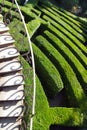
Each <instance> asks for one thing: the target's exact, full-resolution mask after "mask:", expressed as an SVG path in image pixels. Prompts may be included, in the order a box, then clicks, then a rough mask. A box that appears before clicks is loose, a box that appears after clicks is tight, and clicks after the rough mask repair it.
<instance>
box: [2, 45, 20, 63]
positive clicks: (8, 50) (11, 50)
mask: <svg viewBox="0 0 87 130" xmlns="http://www.w3.org/2000/svg"><path fill="white" fill-rule="evenodd" d="M19 55H20V54H19V52H18V50H17V49H16V47H15V46H14V45H12V46H8V47H4V48H0V60H3V61H4V60H5V59H9V58H13V57H17V56H19Z"/></svg>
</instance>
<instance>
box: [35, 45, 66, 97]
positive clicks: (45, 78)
mask: <svg viewBox="0 0 87 130" xmlns="http://www.w3.org/2000/svg"><path fill="white" fill-rule="evenodd" d="M33 50H34V55H35V64H36V72H37V74H38V76H39V78H40V79H41V82H42V84H43V86H44V89H45V91H46V93H47V95H48V96H49V97H53V96H55V95H56V94H57V93H58V92H59V91H61V90H62V89H63V83H62V80H61V76H60V74H59V72H58V71H57V69H56V68H55V67H54V65H53V64H52V63H51V62H50V61H49V59H48V58H47V57H46V56H45V55H44V54H43V53H42V52H41V51H40V50H39V49H38V48H37V47H36V46H35V45H34V44H33Z"/></svg>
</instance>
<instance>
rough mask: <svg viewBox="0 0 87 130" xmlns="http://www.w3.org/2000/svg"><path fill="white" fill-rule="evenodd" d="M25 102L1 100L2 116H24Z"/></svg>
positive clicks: (0, 113)
mask: <svg viewBox="0 0 87 130" xmlns="http://www.w3.org/2000/svg"><path fill="white" fill-rule="evenodd" d="M23 113H24V103H23V100H20V101H8V102H0V118H1V117H23Z"/></svg>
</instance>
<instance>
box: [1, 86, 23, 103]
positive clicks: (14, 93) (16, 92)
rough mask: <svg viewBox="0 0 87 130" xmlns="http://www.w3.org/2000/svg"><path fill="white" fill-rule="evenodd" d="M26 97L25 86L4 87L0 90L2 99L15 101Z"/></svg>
mask: <svg viewBox="0 0 87 130" xmlns="http://www.w3.org/2000/svg"><path fill="white" fill-rule="evenodd" d="M22 99H24V86H23V85H20V86H15V87H3V88H2V89H1V90H0V101H13V100H22Z"/></svg>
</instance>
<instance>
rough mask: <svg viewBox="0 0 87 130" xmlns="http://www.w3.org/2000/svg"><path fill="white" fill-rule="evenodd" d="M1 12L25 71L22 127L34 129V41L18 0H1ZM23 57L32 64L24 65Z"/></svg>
mask: <svg viewBox="0 0 87 130" xmlns="http://www.w3.org/2000/svg"><path fill="white" fill-rule="evenodd" d="M0 14H2V15H3V21H4V23H5V24H6V25H7V26H9V28H10V34H11V35H12V36H13V38H14V39H15V45H16V47H17V49H18V51H19V52H20V54H21V56H20V59H21V62H22V64H23V68H24V73H25V74H24V77H25V114H24V119H23V126H22V129H26V130H32V126H33V117H34V114H35V96H36V79H35V63H34V55H33V49H32V43H31V40H30V36H29V33H28V29H27V26H26V23H25V20H24V16H23V15H22V12H21V9H20V7H19V5H18V3H17V0H12V1H9V0H2V1H1V2H0ZM23 58H24V59H25V60H26V61H27V63H28V64H30V65H29V66H30V67H27V65H28V64H27V65H25V66H24V64H25V63H24V61H23Z"/></svg>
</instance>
